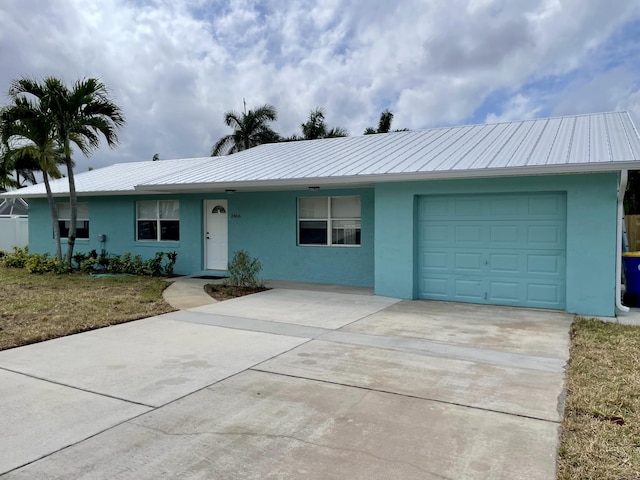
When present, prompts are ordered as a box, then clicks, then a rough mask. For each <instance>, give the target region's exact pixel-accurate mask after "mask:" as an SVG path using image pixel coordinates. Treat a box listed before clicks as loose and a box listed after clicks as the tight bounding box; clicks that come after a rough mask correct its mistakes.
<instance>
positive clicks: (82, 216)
mask: <svg viewBox="0 0 640 480" xmlns="http://www.w3.org/2000/svg"><path fill="white" fill-rule="evenodd" d="M56 206H57V207H58V226H59V227H60V238H69V227H70V225H71V205H70V204H69V203H58V204H56ZM76 206H77V212H78V213H77V222H76V238H89V204H88V203H87V202H78V203H76Z"/></svg>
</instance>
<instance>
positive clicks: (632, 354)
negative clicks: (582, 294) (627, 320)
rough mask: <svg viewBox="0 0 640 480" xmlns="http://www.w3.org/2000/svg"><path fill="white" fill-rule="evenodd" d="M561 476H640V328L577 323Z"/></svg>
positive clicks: (605, 478)
mask: <svg viewBox="0 0 640 480" xmlns="http://www.w3.org/2000/svg"><path fill="white" fill-rule="evenodd" d="M571 333H572V335H571V337H572V338H571V363H570V365H569V369H568V375H567V392H568V395H567V401H566V406H565V414H564V421H563V423H562V440H561V442H562V443H561V446H560V452H559V457H558V466H559V474H558V478H559V479H560V480H569V479H571V480H574V479H585V480H586V479H590V480H591V479H593V480H596V479H598V480H614V479H615V480H621V479H625V480H631V479H640V327H632V326H626V325H619V324H613V323H603V322H600V321H597V320H587V319H582V318H579V319H577V320H576V321H575V322H574V324H573V327H572V332H571Z"/></svg>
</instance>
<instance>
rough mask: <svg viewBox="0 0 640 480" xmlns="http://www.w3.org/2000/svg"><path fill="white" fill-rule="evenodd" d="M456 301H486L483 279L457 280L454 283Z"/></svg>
mask: <svg viewBox="0 0 640 480" xmlns="http://www.w3.org/2000/svg"><path fill="white" fill-rule="evenodd" d="M453 285H454V292H455V295H454V299H455V300H457V301H461V302H462V301H476V302H480V301H483V300H484V297H485V295H484V286H483V281H482V280H481V279H474V278H464V279H462V278H457V279H454V281H453Z"/></svg>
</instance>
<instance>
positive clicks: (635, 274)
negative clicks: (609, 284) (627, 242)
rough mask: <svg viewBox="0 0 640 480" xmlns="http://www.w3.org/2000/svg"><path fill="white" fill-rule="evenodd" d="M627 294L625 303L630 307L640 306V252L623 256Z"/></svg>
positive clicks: (626, 253)
mask: <svg viewBox="0 0 640 480" xmlns="http://www.w3.org/2000/svg"><path fill="white" fill-rule="evenodd" d="M622 263H623V265H624V278H625V292H624V298H623V301H624V303H625V305H628V306H630V307H638V306H640V252H625V253H623V254H622Z"/></svg>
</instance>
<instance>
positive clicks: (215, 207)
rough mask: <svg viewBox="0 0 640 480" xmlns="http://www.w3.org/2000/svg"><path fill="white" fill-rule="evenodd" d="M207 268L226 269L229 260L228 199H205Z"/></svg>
mask: <svg viewBox="0 0 640 480" xmlns="http://www.w3.org/2000/svg"><path fill="white" fill-rule="evenodd" d="M204 208H205V211H204V213H205V219H204V222H205V229H204V232H205V236H204V237H205V240H204V242H205V243H204V250H205V253H204V254H205V269H207V270H226V269H227V263H228V261H229V254H228V247H229V244H228V243H229V241H228V235H227V218H228V217H227V201H226V200H205V205H204Z"/></svg>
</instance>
